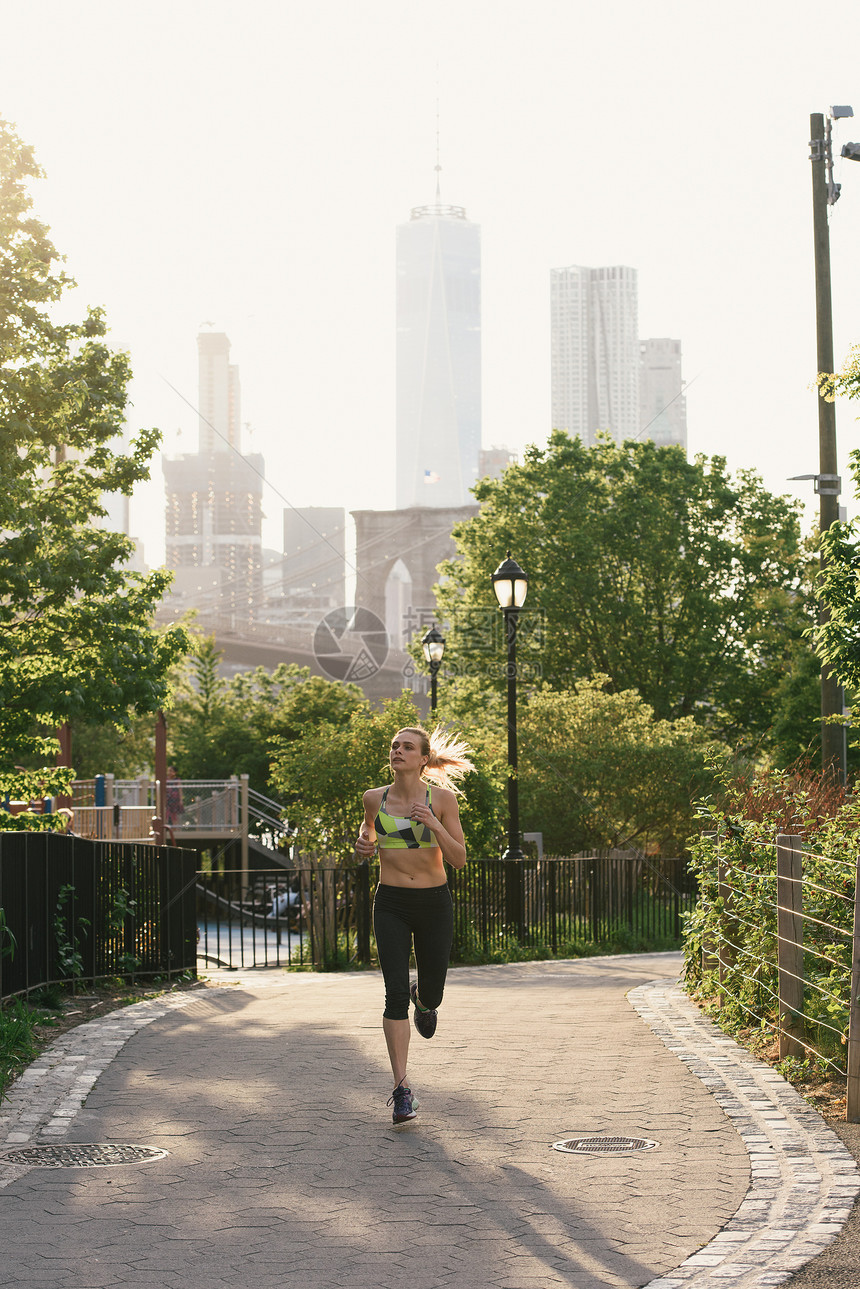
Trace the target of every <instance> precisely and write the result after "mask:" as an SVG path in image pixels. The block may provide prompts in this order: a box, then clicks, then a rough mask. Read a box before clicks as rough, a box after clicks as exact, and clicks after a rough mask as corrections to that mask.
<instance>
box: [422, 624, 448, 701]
mask: <svg viewBox="0 0 860 1289" xmlns="http://www.w3.org/2000/svg"><path fill="white" fill-rule="evenodd" d="M421 648H422V649H423V650H424V658H425V661H426V662H428V663H429V664H430V711H431V712H435V711H436V677H437V676H438V674H439V668H440V667H441V666H442V655H443V653H444V652H445V637H444V636H443V635H442V632H441V631H439V630H438V629H437V627H436V623H435V622H434V623H433V625H432V627H431V628H430V630H429V631H428V632H427V634H426V635H425V636H424V638H423V640H422V641H421Z"/></svg>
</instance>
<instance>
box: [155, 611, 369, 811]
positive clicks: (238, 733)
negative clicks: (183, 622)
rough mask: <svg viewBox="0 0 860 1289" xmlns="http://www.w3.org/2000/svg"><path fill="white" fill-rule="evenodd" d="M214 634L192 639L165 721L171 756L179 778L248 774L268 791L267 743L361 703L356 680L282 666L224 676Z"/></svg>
mask: <svg viewBox="0 0 860 1289" xmlns="http://www.w3.org/2000/svg"><path fill="white" fill-rule="evenodd" d="M220 657H221V655H220V653H219V652H218V650H217V649H216V647H215V641H214V638H213V637H211V636H209V637H197V639H196V641H195V646H194V650H193V653H192V655H191V657H190V658H189V660H188V663H187V664H186V669H185V673H184V675H183V677H182V679H181V680H180V683H179V686H178V692H177V696H176V699H175V701H174V706H173V710H172V712H171V713H170V716H169V719H168V729H169V738H170V756H171V758H172V760H173V762H174V764H175V766H176V769H177V771H178V773H179V775H180V777H181V778H183V779H224V778H228V777H229V776H230V775H232V774H247V775H248V776H249V782H250V785H251V787H252V788H255V789H256V790H257V791H258V792H263V793H265V792H268V791H269V776H270V768H271V761H272V756H273V741H276V742H277V745H278V747H280V746H282V745H283V744H284V743H285V742H288V741H290V740H292V739H295V738H298V737H299V736H300V735H301V734H302V733H304V732H306V731H307V730H308V729H311V728H313V727H314V726H316V725H319V724H321V723H323V722H330V723H332V724H335V725H338V724H341V723H343V722H345V721H346V720H347V719H348V717H349V714H350V713H351V712H352V711H355V710H356V709H357V708H358V707H360V706H363V705H364V696H363V694H362V692H361V690H360V689H359V688H358V686H357V685H348V684H341V683H339V682H336V681H330V680H324V679H323V678H322V677H321V676H312V675H311V673H310V670H309V668H307V667H299V666H296V665H295V664H294V663H282V664H281V665H280V666H278V667H276V668H275V669H274V670H273V671H266V670H265V668H263V667H257V668H255V669H253V670H252V671H245V672H240V673H239V674H238V675H236V676H233V677H231V678H230V679H225V678H223V677H221V676H220V675H219V672H218V666H219V662H220Z"/></svg>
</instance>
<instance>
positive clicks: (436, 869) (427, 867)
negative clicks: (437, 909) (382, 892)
mask: <svg viewBox="0 0 860 1289" xmlns="http://www.w3.org/2000/svg"><path fill="white" fill-rule="evenodd" d="M379 880H380V882H381V883H382V885H383V886H411V887H413V888H416V887H427V886H444V884H445V883H446V882H447V880H448V879H447V877H446V876H445V865H444V864H443V862H442V851H441V850H440V849H439V847H438V846H426V847H422V848H421V849H420V850H409V849H407V848H403V849H400V848H399V847H398V848H397V849H394V848H393V847H392V848H391V849H386V848H385V847H382V846H380V848H379Z"/></svg>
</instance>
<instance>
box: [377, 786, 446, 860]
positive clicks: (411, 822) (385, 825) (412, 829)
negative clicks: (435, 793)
mask: <svg viewBox="0 0 860 1289" xmlns="http://www.w3.org/2000/svg"><path fill="white" fill-rule="evenodd" d="M387 800H388V788H386V789H385V791H384V792H383V794H382V800H381V801H380V803H379V811H378V813H377V816H376V819H375V820H374V821H373V826H374V828H375V829H376V837H377V840H378V842H379V849H380V850H420V849H422V848H423V847H426V846H438V845H439V843H438V842H437V840H436V838H435V837H434V836H433V834H432V832H431V831H430V829H429V828H428V827H427V825H426V824H422V823H419V822H418V820H417V819H399V818H398V817H397V815H389V814H386V812H385V803H386V801H387ZM424 803H425V805H428V806H430V789H429V788H427V789H426V794H425V798H424ZM430 808H431V810H432V808H433V807H432V806H430Z"/></svg>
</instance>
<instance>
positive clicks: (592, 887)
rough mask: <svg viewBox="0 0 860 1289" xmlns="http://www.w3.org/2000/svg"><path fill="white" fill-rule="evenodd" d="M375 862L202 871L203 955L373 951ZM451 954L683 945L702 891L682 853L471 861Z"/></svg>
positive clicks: (256, 958) (249, 960)
mask: <svg viewBox="0 0 860 1289" xmlns="http://www.w3.org/2000/svg"><path fill="white" fill-rule="evenodd" d="M377 879H378V867H377V865H376V864H369V863H363V864H355V865H343V864H341V865H334V864H332V863H331V862H328V863H327V862H326V861H325V860H321V861H310V860H306V859H305V860H300V861H298V863H297V864H296V866H295V868H293V869H291V870H290V869H286V870H285V869H283V868H279V869H270V870H266V871H257V872H254V873H252V874H250V875H249V874H248V873H247V872H246V873H243V872H242V870H240V869H226V868H225V869H224V870H222V871H219V872H211V871H207V872H199V873H198V874H197V901H198V903H197V909H198V919H199V926H200V939H199V953H200V956H201V958H202V959H203V961H204V962H205V963H208V964H209V965H211V966H216V965H220V966H230V967H252V966H282V965H283V966H287V965H305V964H307V965H313V966H317V967H324V968H325V967H337V966H345V965H347V964H348V963H350V962H355V963H370V962H372V961H373V960H374V958H375V952H376V950H375V944H374V943H373V928H372V902H373V890H374V888H375V885H376V882H377ZM448 880H449V882H450V884H451V893H452V896H453V900H454V946H453V950H452V954H451V958H452V961H453V962H477V961H492V960H493V959H494V958H500V957H503V956H504V955H505V954H511V955H513V954H515V952H516V950H517V949H528V950H530V951H533V952H535V953H538V954H540V953H546V955H547V956H551V955H553V954H559V953H567V954H571V955H574V954H576V953H577V952H582V951H584V950H586V949H587V948H588V947H589V946H594V945H607V946H610V945H614V946H629V947H631V948H638V947H641V946H649V947H655V946H659V947H668V946H669V945H679V944H680V940H681V928H682V921H681V919H682V915H683V913H684V912H685V911H687V910H689V909H691V908H692V907H693V904H694V903H695V899H696V886H695V880H694V878H692V877H691V875H690V874H689V873H688V871H687V867H686V863H685V861H683V860H681V859H650V858H647V857H645V856H644V855H641V854H639V853H628V852H623V853H610V854H595V855H589V856H581V857H578V858H576V859H544V860H523V861H518V862H505V861H504V860H492V859H487V860H471V861H470V862H469V863H468V864H467V865H466V867H465V868H464V869H460V870H450V871H449V874H448Z"/></svg>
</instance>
